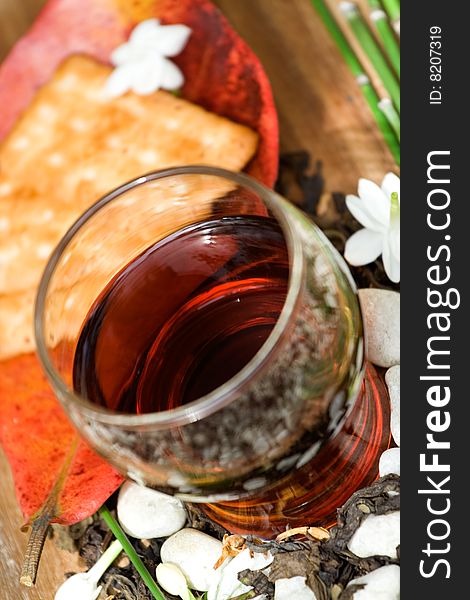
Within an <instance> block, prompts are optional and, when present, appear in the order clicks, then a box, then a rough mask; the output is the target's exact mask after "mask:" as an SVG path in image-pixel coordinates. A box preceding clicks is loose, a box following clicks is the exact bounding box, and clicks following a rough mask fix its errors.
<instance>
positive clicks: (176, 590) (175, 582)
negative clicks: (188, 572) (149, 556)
mask: <svg viewBox="0 0 470 600" xmlns="http://www.w3.org/2000/svg"><path fill="white" fill-rule="evenodd" d="M155 575H156V577H157V581H158V583H159V584H160V585H161V586H162V588H163V589H164V590H165V591H166V592H168V593H169V594H172V595H173V596H179V597H180V598H182V600H191V598H194V596H193V595H192V594H191V592H190V591H189V588H188V582H187V580H186V577H185V576H184V574H183V572H182V571H181V569H180V568H179V567H178V566H177V565H175V564H173V563H160V564H159V565H157V568H156V571H155Z"/></svg>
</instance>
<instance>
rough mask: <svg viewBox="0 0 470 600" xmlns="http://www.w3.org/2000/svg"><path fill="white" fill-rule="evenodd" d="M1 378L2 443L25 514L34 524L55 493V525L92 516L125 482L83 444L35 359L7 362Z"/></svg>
mask: <svg viewBox="0 0 470 600" xmlns="http://www.w3.org/2000/svg"><path fill="white" fill-rule="evenodd" d="M0 374H1V377H0V400H1V402H0V441H1V442H2V446H3V448H4V450H5V453H6V455H7V457H8V460H9V462H10V465H11V468H12V470H13V473H14V477H15V487H16V494H17V497H18V501H19V503H20V506H21V509H22V511H23V514H24V515H25V517H26V518H27V519H34V517H35V516H36V515H37V514H38V513H39V512H40V510H41V508H42V506H43V505H44V504H45V503H46V501H47V500H48V497H49V496H50V494H51V491H53V496H54V498H53V508H52V512H53V514H51V515H50V516H51V517H52V520H53V521H56V522H58V523H63V524H69V523H76V522H77V521H80V520H81V519H84V518H85V517H87V516H89V515H90V514H93V513H94V512H95V511H96V510H97V509H98V508H99V507H100V506H101V505H102V504H103V502H104V501H105V500H106V499H107V498H108V496H109V495H110V494H112V493H113V492H114V490H115V489H116V488H117V486H118V485H119V484H120V483H121V481H122V478H121V476H120V475H118V474H117V473H116V472H115V471H114V470H113V469H112V468H111V467H110V466H109V465H108V464H107V463H105V462H104V461H103V460H102V459H101V458H99V457H98V456H97V455H96V454H94V453H93V452H92V451H91V450H90V449H89V448H88V446H87V445H86V444H85V443H83V442H79V441H78V437H77V433H76V431H75V430H74V429H73V427H72V425H71V424H70V422H69V420H68V419H67V417H66V415H65V413H64V411H63V410H62V408H61V406H60V404H59V403H58V401H57V400H56V398H55V396H54V394H53V392H52V390H51V388H50V386H49V383H48V382H47V380H46V377H45V375H43V372H42V369H41V367H40V365H39V362H38V359H37V358H36V356H35V355H34V354H28V355H23V356H20V357H16V358H14V359H11V360H8V361H4V362H3V363H2V364H1V369H0ZM77 442H78V445H77Z"/></svg>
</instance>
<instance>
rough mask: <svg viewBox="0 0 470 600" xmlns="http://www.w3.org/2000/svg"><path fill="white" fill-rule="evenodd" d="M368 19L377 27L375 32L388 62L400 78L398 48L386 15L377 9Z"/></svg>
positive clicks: (372, 0) (372, 1)
mask: <svg viewBox="0 0 470 600" xmlns="http://www.w3.org/2000/svg"><path fill="white" fill-rule="evenodd" d="M369 3H371V4H373V3H374V0H369ZM370 17H371V19H372V20H373V21H374V23H375V26H376V27H377V32H378V34H379V37H380V39H381V40H382V43H383V46H384V48H385V52H386V53H387V57H388V60H389V61H390V64H391V65H392V67H393V68H394V69H395V73H396V74H397V76H398V77H400V46H399V45H398V42H397V38H396V36H395V34H394V33H393V30H392V28H391V27H390V23H389V22H388V19H387V15H386V14H385V13H384V11H383V10H382V9H380V8H378V9H373V10H372V11H371V13H370Z"/></svg>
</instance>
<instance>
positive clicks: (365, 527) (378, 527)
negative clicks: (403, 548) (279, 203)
mask: <svg viewBox="0 0 470 600" xmlns="http://www.w3.org/2000/svg"><path fill="white" fill-rule="evenodd" d="M399 544H400V511H399V510H397V511H395V512H391V513H388V514H387V515H368V516H367V517H366V518H365V519H364V521H362V524H361V525H360V527H359V529H357V531H356V532H355V533H354V535H353V536H352V538H351V539H350V540H349V543H348V548H349V550H351V552H352V553H353V554H355V555H356V556H359V557H360V558H366V557H367V556H375V555H380V556H390V558H397V546H398V545H399Z"/></svg>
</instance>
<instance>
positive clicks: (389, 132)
mask: <svg viewBox="0 0 470 600" xmlns="http://www.w3.org/2000/svg"><path fill="white" fill-rule="evenodd" d="M312 4H313V6H314V8H315V9H316V11H317V12H318V14H319V15H320V17H321V19H322V21H323V23H324V25H325V27H326V29H327V30H328V31H329V33H330V35H331V37H332V38H333V40H334V41H335V43H336V45H337V46H338V49H339V51H340V52H341V54H342V56H343V58H344V60H345V61H346V63H347V65H348V67H349V69H350V71H351V73H352V74H353V75H354V77H355V78H356V80H357V82H358V84H359V86H360V88H361V91H362V94H363V96H364V98H365V100H366V102H367V104H368V105H369V108H370V110H371V111H372V114H373V116H374V119H375V121H376V123H377V125H378V127H379V129H380V131H381V133H382V135H383V136H384V139H385V142H386V144H387V145H388V147H389V148H390V151H391V153H392V155H393V158H394V159H395V161H396V163H397V164H398V165H399V164H400V146H399V144H398V140H397V138H396V136H395V133H394V131H393V129H392V128H391V126H390V123H389V122H388V120H387V118H386V117H385V115H384V114H383V112H382V111H381V110H380V108H379V106H378V103H379V97H378V96H377V93H376V92H375V90H374V88H373V87H372V85H371V83H370V81H369V78H368V77H367V75H366V74H365V73H364V69H363V68H362V65H361V63H360V62H359V60H358V58H357V57H356V55H355V54H354V52H353V51H352V49H351V47H350V45H349V44H348V41H347V40H346V38H345V37H344V35H343V32H342V31H341V29H340V28H339V26H338V24H337V23H336V21H335V19H334V18H333V16H332V14H331V13H330V11H329V9H328V7H327V6H326V4H325V2H324V0H312Z"/></svg>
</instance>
